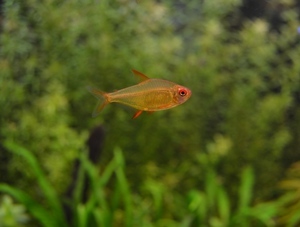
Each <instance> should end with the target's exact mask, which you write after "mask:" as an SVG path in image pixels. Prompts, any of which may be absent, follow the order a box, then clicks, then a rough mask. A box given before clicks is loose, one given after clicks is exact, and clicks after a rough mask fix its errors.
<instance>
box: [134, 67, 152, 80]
mask: <svg viewBox="0 0 300 227" xmlns="http://www.w3.org/2000/svg"><path fill="white" fill-rule="evenodd" d="M132 72H133V73H134V75H136V76H137V77H138V78H139V80H140V82H143V81H145V80H149V77H147V76H146V75H144V74H143V73H141V72H139V71H136V70H135V69H132Z"/></svg>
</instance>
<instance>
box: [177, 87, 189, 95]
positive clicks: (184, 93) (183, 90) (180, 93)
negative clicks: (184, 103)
mask: <svg viewBox="0 0 300 227" xmlns="http://www.w3.org/2000/svg"><path fill="white" fill-rule="evenodd" d="M178 93H179V95H180V96H182V97H183V96H186V94H187V91H186V90H185V89H182V88H181V89H179V90H178Z"/></svg>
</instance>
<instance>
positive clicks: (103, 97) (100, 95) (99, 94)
mask: <svg viewBox="0 0 300 227" xmlns="http://www.w3.org/2000/svg"><path fill="white" fill-rule="evenodd" d="M87 89H88V91H89V92H91V93H92V95H94V96H95V97H96V98H97V99H98V100H99V102H98V104H97V106H96V108H95V110H94V112H93V115H92V116H93V117H96V116H97V115H99V113H100V112H101V110H102V109H103V108H104V107H105V106H106V105H107V104H108V103H109V101H108V97H107V94H106V93H105V92H103V91H100V90H98V89H97V88H93V87H89V86H88V87H87Z"/></svg>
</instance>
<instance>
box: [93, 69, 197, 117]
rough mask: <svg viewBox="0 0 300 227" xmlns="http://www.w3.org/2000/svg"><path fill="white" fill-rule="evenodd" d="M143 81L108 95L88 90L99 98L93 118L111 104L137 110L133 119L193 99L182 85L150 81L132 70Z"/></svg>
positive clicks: (96, 90)
mask: <svg viewBox="0 0 300 227" xmlns="http://www.w3.org/2000/svg"><path fill="white" fill-rule="evenodd" d="M132 72H133V73H134V74H135V75H136V76H138V77H139V78H140V80H141V82H140V83H139V84H136V85H134V86H130V87H127V88H124V89H121V90H118V91H115V92H111V93H106V92H103V91H100V90H98V89H96V88H92V87H88V90H89V91H90V92H91V93H92V94H93V95H94V96H95V97H96V98H98V99H99V100H100V101H99V104H98V105H97V107H96V109H95V111H94V112H93V117H95V116H97V115H98V114H99V113H100V111H101V110H102V109H103V108H104V107H105V106H106V105H107V104H109V103H112V102H117V103H121V104H124V105H127V106H131V107H133V108H135V109H137V112H136V113H135V114H134V116H133V118H137V117H138V116H139V115H140V114H141V113H142V112H143V111H148V112H154V111H159V110H165V109H170V108H173V107H175V106H178V105H180V104H182V103H184V102H185V101H186V100H188V99H189V98H190V97H191V94H192V92H191V91H190V90H189V89H188V88H186V87H183V86H181V85H178V84H175V83H173V82H171V81H167V80H162V79H150V78H148V77H147V76H145V75H144V74H142V73H140V72H138V71H136V70H134V69H133V70H132Z"/></svg>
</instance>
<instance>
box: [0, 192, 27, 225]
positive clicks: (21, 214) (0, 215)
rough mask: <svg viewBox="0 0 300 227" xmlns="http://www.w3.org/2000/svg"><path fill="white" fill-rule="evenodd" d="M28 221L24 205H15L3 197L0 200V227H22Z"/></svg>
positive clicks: (5, 196)
mask: <svg viewBox="0 0 300 227" xmlns="http://www.w3.org/2000/svg"><path fill="white" fill-rule="evenodd" d="M29 220H30V218H29V216H28V214H27V213H26V208H25V206H24V205H21V204H16V203H14V202H13V199H12V198H11V197H10V196H8V195H4V196H3V197H2V198H1V199H0V226H1V227H2V226H4V227H13V226H24V225H25V224H26V223H28V222H29Z"/></svg>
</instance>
